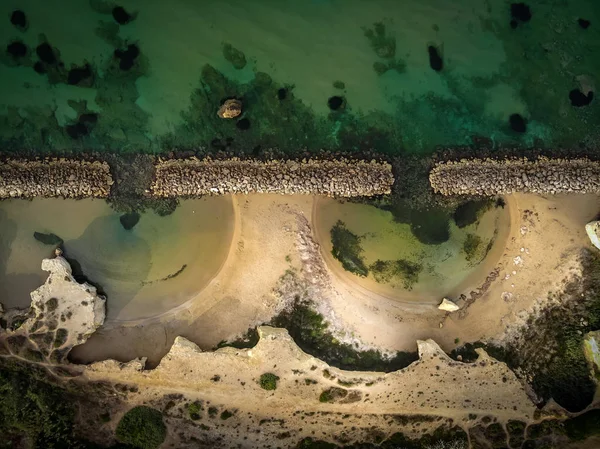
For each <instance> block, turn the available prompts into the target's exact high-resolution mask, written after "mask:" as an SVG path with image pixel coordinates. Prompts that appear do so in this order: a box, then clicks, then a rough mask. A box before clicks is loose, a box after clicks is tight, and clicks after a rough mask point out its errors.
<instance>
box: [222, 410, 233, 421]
mask: <svg viewBox="0 0 600 449" xmlns="http://www.w3.org/2000/svg"><path fill="white" fill-rule="evenodd" d="M232 416H233V413H231V412H230V411H229V410H225V411H223V412H221V419H222V420H223V421H225V420H227V419H229V418H231V417H232Z"/></svg>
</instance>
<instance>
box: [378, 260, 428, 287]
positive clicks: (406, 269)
mask: <svg viewBox="0 0 600 449" xmlns="http://www.w3.org/2000/svg"><path fill="white" fill-rule="evenodd" d="M369 270H371V273H372V274H373V277H374V278H375V280H376V281H377V282H381V283H389V282H392V281H396V280H399V281H401V282H402V285H403V286H404V288H405V289H407V290H412V287H413V285H414V284H416V283H417V282H419V273H420V272H421V271H423V265H422V264H420V263H416V262H411V261H410V260H404V259H399V260H377V261H376V262H374V263H373V264H371V265H370V266H369Z"/></svg>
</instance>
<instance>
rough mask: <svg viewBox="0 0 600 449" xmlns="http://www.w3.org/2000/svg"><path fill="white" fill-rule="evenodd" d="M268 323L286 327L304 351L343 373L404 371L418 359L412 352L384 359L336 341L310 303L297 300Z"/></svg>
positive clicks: (378, 354)
mask: <svg viewBox="0 0 600 449" xmlns="http://www.w3.org/2000/svg"><path fill="white" fill-rule="evenodd" d="M269 324H270V325H271V326H274V327H283V328H286V329H287V330H288V332H289V333H290V336H291V337H292V338H293V339H294V341H295V342H296V344H297V345H298V346H299V347H300V348H301V349H302V350H303V351H304V352H307V353H308V354H311V355H313V356H315V357H318V358H319V359H321V360H323V361H325V362H326V363H328V364H329V365H331V366H335V367H337V368H341V369H345V370H358V371H384V372H390V371H396V370H399V369H402V368H406V367H407V366H408V365H410V364H411V363H412V362H414V361H415V360H417V359H418V356H417V353H416V352H397V353H396V355H395V356H392V357H389V358H388V357H385V356H384V355H382V354H381V352H379V351H375V350H373V349H369V350H366V351H360V350H356V348H354V347H353V346H352V345H350V344H347V343H343V342H340V341H339V340H338V339H337V338H335V336H334V335H333V334H332V333H331V332H330V331H329V330H328V328H329V325H328V323H327V322H326V321H325V319H324V318H323V316H322V315H321V314H319V313H317V312H316V311H314V310H313V306H312V303H311V302H310V301H302V300H300V299H297V300H296V301H295V303H294V306H293V307H292V308H290V309H289V310H286V311H283V312H282V313H281V314H279V315H278V316H276V317H275V318H273V320H272V321H271V322H270V323H269Z"/></svg>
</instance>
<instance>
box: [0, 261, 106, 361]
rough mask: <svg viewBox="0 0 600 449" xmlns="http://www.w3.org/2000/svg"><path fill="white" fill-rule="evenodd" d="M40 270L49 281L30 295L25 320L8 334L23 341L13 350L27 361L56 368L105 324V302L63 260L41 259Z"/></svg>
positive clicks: (93, 288) (94, 289) (92, 287)
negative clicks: (80, 281)
mask: <svg viewBox="0 0 600 449" xmlns="http://www.w3.org/2000/svg"><path fill="white" fill-rule="evenodd" d="M42 270H44V271H48V272H49V273H50V274H49V276H48V279H46V282H45V283H44V285H42V286H41V287H39V288H38V289H36V290H35V291H33V292H32V293H31V308H30V310H29V311H28V313H27V319H25V321H24V322H23V324H22V325H21V326H19V327H18V328H16V329H15V330H14V331H12V332H9V333H10V335H13V336H19V338H21V339H22V340H23V342H24V345H23V348H16V349H15V350H17V351H21V352H22V351H25V354H28V355H29V356H31V358H30V360H33V361H44V359H45V360H46V361H49V362H50V363H56V364H58V363H61V362H63V361H64V360H65V358H66V356H67V354H68V353H69V351H70V350H71V348H72V347H73V346H75V345H79V344H82V343H84V342H85V341H86V340H87V339H88V338H89V336H90V335H92V334H93V333H94V332H95V331H96V329H97V328H98V327H100V326H101V325H102V324H103V323H104V319H105V317H106V307H105V305H106V299H105V298H104V297H102V296H100V295H98V294H97V293H96V288H95V287H94V286H92V285H89V284H85V283H84V284H79V283H78V282H77V281H76V280H75V278H73V276H72V272H71V266H70V265H69V263H68V262H67V261H66V260H65V259H64V258H63V257H60V256H59V257H56V258H54V259H44V260H43V261H42ZM11 312H12V310H11ZM32 348H34V349H32ZM20 355H21V356H23V354H20Z"/></svg>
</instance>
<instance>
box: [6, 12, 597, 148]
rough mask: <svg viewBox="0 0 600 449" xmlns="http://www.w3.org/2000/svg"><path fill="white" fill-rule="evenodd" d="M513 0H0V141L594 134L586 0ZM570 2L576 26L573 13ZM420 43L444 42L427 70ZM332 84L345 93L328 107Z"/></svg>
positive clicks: (126, 144)
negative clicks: (19, 18) (525, 12)
mask: <svg viewBox="0 0 600 449" xmlns="http://www.w3.org/2000/svg"><path fill="white" fill-rule="evenodd" d="M527 4H528V5H529V6H530V8H531V14H532V17H531V20H530V21H528V22H518V23H517V26H516V28H514V29H513V28H512V27H511V25H510V22H511V13H510V3H509V2H506V1H505V0H489V1H486V2H474V1H472V0H456V1H452V2H448V1H447V0H420V1H411V2H408V1H406V2H398V1H394V0H370V1H369V2H365V1H362V0H318V1H310V2H309V1H300V0H288V1H283V2H282V1H279V0H256V1H253V2H248V1H242V0H230V1H227V2H222V1H216V0H207V1H202V2H198V1H196V0H171V1H168V2H164V1H158V0H144V1H141V0H124V1H122V2H120V5H122V6H123V7H125V8H126V9H127V10H128V11H130V12H131V13H132V15H133V20H132V21H131V22H130V23H128V24H126V25H118V24H117V23H116V22H115V20H114V19H113V17H112V15H111V8H112V6H111V5H112V4H110V3H107V2H103V1H102V0H91V1H89V2H86V1H81V0H63V1H61V2H58V3H56V2H47V1H41V0H18V1H17V0H6V1H3V2H2V3H1V4H0V20H2V21H3V22H2V24H1V26H0V43H2V44H3V51H2V54H1V55H0V144H2V147H3V149H26V150H32V151H49V150H61V149H68V150H75V151H77V150H89V149H90V148H94V149H97V150H111V151H131V150H138V151H139V150H142V151H160V150H170V149H172V148H174V147H177V148H198V147H199V146H204V147H207V148H208V150H216V149H222V148H230V149H239V150H242V151H247V152H254V153H260V151H261V150H262V149H265V148H269V147H279V148H282V149H283V150H285V151H297V150H299V149H300V148H308V149H309V150H317V149H320V148H334V149H337V148H341V149H344V150H350V151H352V150H360V149H368V148H375V149H376V150H378V151H382V152H389V153H396V154H397V153H400V152H404V151H409V152H420V153H428V152H431V151H432V150H433V149H434V148H435V147H436V146H437V145H464V144H471V143H473V142H474V141H479V142H480V143H481V142H482V139H483V142H484V143H485V145H487V146H499V145H511V146H516V147H531V146H533V145H536V146H540V145H546V146H550V147H551V146H559V145H576V144H579V143H584V144H587V145H593V144H594V143H597V142H598V140H599V138H598V136H599V133H600V130H598V128H597V127H593V126H591V125H593V124H594V123H598V121H600V108H599V107H598V100H597V98H596V99H595V100H593V101H592V103H591V104H590V105H588V106H585V107H575V106H573V105H571V102H570V99H569V92H570V91H571V90H573V89H581V90H582V91H584V92H587V91H588V90H592V91H595V90H597V84H598V82H599V80H598V79H597V76H598V73H600V58H599V57H598V53H599V50H600V7H599V6H598V2H597V1H595V0H577V1H569V2H565V1H562V0H532V1H529V2H527ZM16 8H20V9H22V10H23V11H24V12H25V13H26V15H27V18H28V29H27V30H26V31H21V30H19V29H17V28H16V27H14V26H12V25H11V24H10V21H9V18H10V15H11V12H12V11H13V10H14V9H16ZM579 18H583V19H586V20H589V21H590V22H591V25H590V26H589V27H588V28H587V29H584V28H582V27H581V26H580V25H579V24H578V22H577V20H578V19H579ZM376 24H381V25H380V26H379V25H376ZM379 30H383V33H381V34H379V35H378V31H379ZM370 32H372V33H373V36H375V39H374V40H373V39H371V40H370V39H369V37H368V34H369V33H370ZM377 36H379V38H377ZM16 40H20V41H22V42H23V43H24V44H25V45H27V47H28V53H27V54H26V55H25V56H23V57H12V56H11V55H10V54H8V53H6V51H5V50H4V48H5V46H6V45H8V44H10V43H11V42H14V41H16ZM45 40H47V42H48V43H49V44H50V45H51V46H52V47H53V49H54V51H55V54H56V57H57V59H58V62H57V64H59V62H62V63H63V64H64V67H63V68H56V67H54V68H53V67H46V69H47V70H46V72H47V73H45V74H39V73H36V71H34V69H33V66H34V64H35V63H36V62H37V61H38V57H37V55H36V51H35V48H36V46H37V45H38V44H39V43H40V42H43V41H45ZM382 42H383V43H384V46H383V47H382V46H381V45H380V44H381V43H382ZM225 43H227V44H231V45H232V46H233V47H234V48H235V49H237V50H239V51H240V52H242V53H243V54H244V57H245V60H246V65H245V66H244V67H243V68H239V69H236V68H235V65H234V64H233V63H232V62H230V61H228V60H227V59H226V58H225V54H224V51H223V49H224V44H225ZM129 44H135V45H137V46H138V47H139V51H140V55H139V56H138V57H137V59H136V60H135V61H134V64H133V67H132V68H130V69H129V70H122V69H120V68H119V64H120V60H119V59H118V58H115V57H114V52H115V50H117V49H121V50H123V51H124V50H125V49H126V48H127V45H129ZM429 47H435V48H436V49H437V52H438V53H439V54H440V56H441V58H442V61H443V68H442V70H441V71H439V72H438V71H434V70H433V69H432V68H431V66H430V60H429V52H428V48H429ZM85 63H89V64H90V70H91V72H92V76H91V77H90V78H89V79H87V80H85V81H84V82H81V83H79V85H70V84H69V83H68V81H69V80H68V70H69V69H71V68H72V67H74V66H83V65H84V64H85ZM375 64H378V65H375ZM207 65H210V66H212V67H213V68H214V70H212V71H211V70H208V71H207V70H206V67H207ZM239 66H240V64H238V67H239ZM376 67H379V70H376ZM381 67H392V68H391V69H390V70H385V72H383V73H381V72H382V70H383V69H381ZM50 72H52V74H51V75H49V73H50ZM336 81H341V82H342V83H343V86H342V85H341V84H339V83H337V84H336V85H335V86H334V83H335V82H336ZM336 86H337V87H336ZM340 87H341V88H340ZM281 88H283V89H286V96H285V99H279V97H278V89H281ZM335 95H338V96H341V97H343V99H344V103H343V104H344V107H342V108H341V109H339V110H337V111H330V110H329V108H328V98H330V97H332V96H335ZM231 96H238V97H240V98H242V100H243V102H244V115H243V116H244V117H245V118H247V119H248V120H249V122H250V128H249V129H247V130H241V129H238V128H237V127H236V123H235V120H231V121H224V120H221V119H218V118H217V116H216V111H217V110H218V108H219V105H220V103H221V101H222V100H223V99H224V98H227V97H231ZM596 97H598V95H596ZM84 113H87V114H90V113H96V114H97V117H96V119H97V121H96V122H94V123H91V122H89V121H87V122H83V123H80V125H83V126H79V128H78V129H79V131H81V132H79V133H75V134H76V135H75V137H73V136H71V135H69V132H68V130H69V126H74V125H76V124H77V123H78V120H79V119H80V116H81V115H82V114H84ZM511 114H520V115H521V116H522V117H523V118H524V119H525V120H526V122H527V130H526V132H525V133H519V132H517V131H514V130H512V129H511V127H510V126H509V116H510V115H511ZM73 129H74V128H71V131H73Z"/></svg>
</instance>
